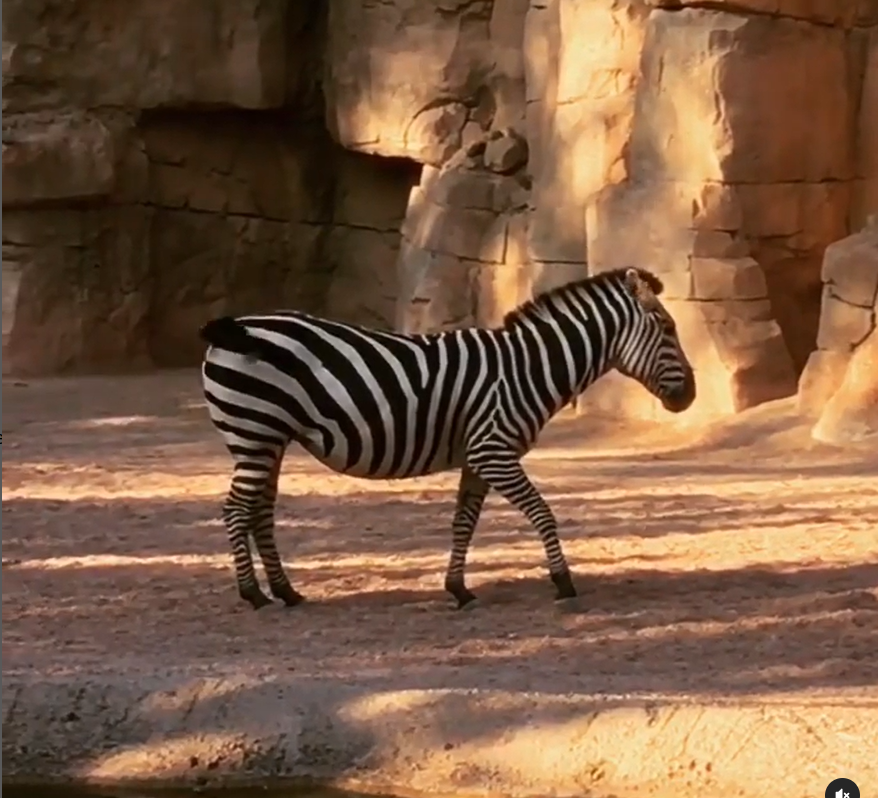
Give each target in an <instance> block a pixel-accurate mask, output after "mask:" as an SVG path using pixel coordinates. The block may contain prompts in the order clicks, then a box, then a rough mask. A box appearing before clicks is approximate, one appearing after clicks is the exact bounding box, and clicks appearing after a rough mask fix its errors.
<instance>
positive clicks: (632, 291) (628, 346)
mask: <svg viewBox="0 0 878 798" xmlns="http://www.w3.org/2000/svg"><path fill="white" fill-rule="evenodd" d="M622 282H623V286H624V290H625V292H626V294H627V298H628V300H629V302H627V303H626V304H627V305H628V306H629V308H630V317H629V322H628V324H627V325H625V326H623V328H622V330H621V333H622V334H621V336H620V338H619V341H618V347H617V349H616V354H615V358H614V360H613V364H612V365H613V366H614V367H615V368H616V370H617V371H619V372H621V373H622V374H624V375H626V376H627V377H632V378H633V379H635V380H637V381H638V382H639V383H640V384H641V385H643V387H644V388H646V389H647V390H648V391H649V392H650V393H651V394H652V395H653V396H655V397H656V398H657V399H659V401H661V403H662V405H663V406H664V408H665V410H668V411H670V412H671V413H681V412H682V411H684V410H686V409H687V408H689V407H690V406H691V404H692V403H693V402H694V401H695V374H694V372H693V370H692V366H691V364H690V363H689V359H688V358H687V357H686V353H685V352H684V351H683V347H682V345H681V344H680V339H679V338H678V337H677V326H676V324H675V323H674V319H673V318H672V317H671V314H670V313H668V311H667V310H666V309H665V307H664V305H662V303H661V302H660V301H659V298H658V295H659V294H660V293H661V292H662V283H661V280H659V279H658V278H657V277H656V276H655V275H654V274H651V273H650V272H648V271H646V270H644V269H633V268H632V269H626V270H625V271H624V273H623V276H622Z"/></svg>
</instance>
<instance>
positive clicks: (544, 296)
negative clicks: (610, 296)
mask: <svg viewBox="0 0 878 798" xmlns="http://www.w3.org/2000/svg"><path fill="white" fill-rule="evenodd" d="M627 271H628V269H627V268H621V269H610V270H608V271H605V272H599V273H598V274H593V275H590V276H589V277H585V278H583V279H581V280H572V281H571V282H569V283H565V284H564V285H559V286H556V287H555V288H550V289H549V290H547V291H543V292H542V293H541V294H537V295H536V296H535V297H533V298H532V299H529V300H527V302H523V303H522V304H521V305H519V306H518V307H517V308H514V309H513V310H510V311H509V312H508V313H507V314H506V315H505V316H504V317H503V323H502V325H501V328H503V329H506V328H508V327H510V326H512V325H513V324H515V322H517V321H519V320H520V319H524V318H528V317H529V316H532V315H533V314H534V312H538V311H540V310H542V309H543V308H544V307H545V306H546V303H547V301H549V300H551V299H554V298H555V297H559V296H564V295H565V294H569V293H571V292H574V291H578V290H580V289H583V288H588V287H589V286H593V285H604V284H606V283H619V282H622V281H624V280H625V273H626V272H627ZM637 274H638V275H640V279H641V280H643V282H644V283H646V285H647V286H649V288H650V290H651V291H652V292H653V293H654V294H655V295H656V296H659V294H661V292H662V291H664V284H663V283H662V281H661V280H660V279H659V278H658V277H656V276H655V275H654V274H653V273H652V272H651V271H649V270H647V269H641V268H638V269H637Z"/></svg>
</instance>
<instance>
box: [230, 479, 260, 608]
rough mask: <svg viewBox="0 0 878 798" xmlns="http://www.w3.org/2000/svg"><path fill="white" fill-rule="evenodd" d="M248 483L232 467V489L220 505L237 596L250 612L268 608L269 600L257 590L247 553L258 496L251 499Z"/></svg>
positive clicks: (253, 570) (254, 573)
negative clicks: (249, 607) (236, 585)
mask: <svg viewBox="0 0 878 798" xmlns="http://www.w3.org/2000/svg"><path fill="white" fill-rule="evenodd" d="M249 479H250V477H249V475H248V476H244V475H243V471H239V468H238V466H237V464H236V466H235V475H234V476H233V477H232V486H231V488H230V489H229V495H228V496H227V497H226V500H225V502H224V503H223V521H224V522H225V525H226V531H227V533H228V535H229V544H230V545H231V547H232V558H233V559H234V563H235V580H236V581H237V583H238V595H239V596H240V597H241V598H242V599H244V601H247V602H249V603H250V604H251V605H252V607H253V609H254V610H258V609H259V608H260V607H264V606H265V605H266V604H271V599H270V598H268V596H266V595H265V593H263V592H262V589H261V588H260V587H259V582H258V581H257V580H256V570H255V569H254V567H253V555H252V554H251V552H250V529H251V526H252V524H253V520H254V509H255V506H256V501H257V500H258V496H253V495H252V492H253V488H252V486H251V485H250V484H248V481H249Z"/></svg>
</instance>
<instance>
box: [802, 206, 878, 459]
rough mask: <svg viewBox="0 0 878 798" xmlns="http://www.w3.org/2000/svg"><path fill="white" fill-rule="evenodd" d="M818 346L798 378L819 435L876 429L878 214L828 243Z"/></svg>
mask: <svg viewBox="0 0 878 798" xmlns="http://www.w3.org/2000/svg"><path fill="white" fill-rule="evenodd" d="M823 282H824V287H823V302H822V311H821V316H820V331H819V334H818V349H817V350H816V351H815V352H813V353H812V355H811V357H810V358H809V360H808V365H807V366H806V368H805V370H804V372H803V374H802V377H801V380H800V381H799V394H798V403H799V409H800V410H801V411H802V412H803V413H804V414H806V415H809V416H812V417H814V418H816V419H817V423H816V424H815V426H814V429H813V435H814V437H815V438H817V439H818V440H821V441H826V442H834V443H845V442H850V441H855V440H859V439H862V438H864V437H868V436H869V435H872V434H875V433H878V327H876V317H878V218H876V217H871V218H870V220H869V224H868V225H867V226H866V227H865V228H864V229H863V230H862V231H860V232H859V233H856V234H855V235H852V236H848V237H847V238H844V239H842V240H840V241H837V242H835V243H833V244H832V245H831V246H829V247H827V249H826V255H825V257H824V261H823Z"/></svg>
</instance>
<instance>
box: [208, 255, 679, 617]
mask: <svg viewBox="0 0 878 798" xmlns="http://www.w3.org/2000/svg"><path fill="white" fill-rule="evenodd" d="M661 290H662V284H661V282H660V281H659V280H658V278H656V277H655V276H654V275H652V274H651V273H650V272H648V271H645V270H642V269H627V270H621V269H620V270H616V271H612V272H605V273H602V274H599V275H596V276H594V277H590V278H588V279H585V280H581V281H578V282H574V283H569V284H568V285H566V286H563V287H561V288H557V289H554V290H552V291H549V292H547V293H545V294H542V295H541V296H539V297H537V298H535V299H534V300H531V301H530V302H528V303H526V304H524V305H522V306H521V307H520V308H518V309H516V310H515V311H513V312H511V313H509V314H508V315H507V317H506V319H505V320H504V323H503V325H502V326H501V327H500V328H498V329H490V330H488V329H477V328H470V329H464V330H454V331H448V332H442V333H436V334H432V335H405V334H400V333H389V332H379V331H375V330H368V329H365V328H362V327H357V326H354V325H349V324H342V323H339V322H334V321H329V320H326V319H322V318H317V317H314V316H310V315H307V314H305V313H299V312H292V311H284V312H277V313H272V314H267V315H258V316H256V315H254V316H243V317H240V318H238V319H233V318H231V317H224V318H221V319H215V320H214V321H211V322H208V323H207V324H206V325H205V326H204V327H203V328H202V336H203V337H204V339H205V340H206V341H207V342H208V343H209V344H210V347H209V348H208V350H207V353H206V355H205V358H204V364H203V377H204V392H205V396H206V398H207V405H208V409H209V412H210V417H211V419H212V420H213V423H214V425H215V426H216V427H217V429H218V430H219V431H220V433H221V434H222V436H223V438H224V440H225V442H226V445H227V446H228V449H229V451H230V452H231V454H232V456H233V458H234V461H235V467H234V475H233V477H232V484H231V489H230V491H229V494H228V498H227V499H226V501H225V504H224V506H223V518H224V520H225V524H226V527H227V529H228V533H229V538H230V541H231V546H232V552H233V555H234V561H235V570H236V577H237V583H238V591H239V593H240V595H241V597H242V598H244V599H246V600H247V601H249V602H250V603H251V604H252V605H253V606H254V607H255V608H259V607H261V606H263V605H265V604H268V603H270V600H269V599H268V598H267V597H266V596H265V594H264V593H263V592H262V590H261V589H260V587H259V584H258V582H257V580H256V574H255V571H254V567H253V560H252V557H251V552H250V545H249V538H250V537H252V539H253V542H254V543H255V545H256V549H257V551H258V553H259V556H260V558H261V560H262V562H263V565H264V567H265V571H266V575H267V578H268V583H269V588H270V590H271V593H272V595H273V596H275V597H276V598H279V599H281V600H282V601H284V602H285V603H286V604H288V605H290V606H292V605H295V604H297V603H299V602H300V601H301V600H302V596H301V595H300V594H299V593H298V592H297V591H295V590H294V589H293V587H292V586H291V585H290V582H289V580H288V579H287V576H286V574H285V572H284V569H283V566H282V565H281V561H280V557H279V555H278V551H277V546H276V544H275V539H274V506H275V501H276V498H277V484H278V476H279V473H280V467H281V461H282V459H283V456H284V452H285V451H286V448H287V446H288V445H289V444H290V442H292V441H295V442H297V443H299V444H301V445H302V446H303V447H304V448H305V449H306V450H307V451H308V452H310V453H311V454H312V455H313V456H314V457H315V458H317V460H319V461H320V462H321V463H323V464H325V465H326V466H328V467H329V468H331V469H333V470H334V471H336V472H338V473H343V474H349V475H352V476H357V477H364V478H370V479H404V478H408V477H415V476H421V475H424V474H430V473H435V472H438V471H445V470H448V469H457V468H459V469H460V470H461V477H460V484H459V489H458V495H457V504H456V509H455V513H454V519H453V522H452V530H453V543H452V550H451V557H450V560H449V564H448V570H447V573H446V578H445V587H446V589H447V590H448V591H449V592H450V593H451V594H452V595H453V596H454V598H455V599H456V600H457V602H458V605H459V606H461V607H463V606H465V605H467V604H469V603H470V602H471V601H473V600H474V598H475V596H474V595H473V593H472V592H470V591H469V590H468V589H467V587H466V584H465V581H464V566H465V561H466V556H467V551H468V548H469V543H470V540H471V538H472V535H473V531H474V529H475V526H476V523H477V522H478V519H479V514H480V512H481V509H482V504H483V503H484V500H485V497H486V495H487V494H488V492H489V490H490V489H492V488H493V489H494V490H496V491H497V492H498V493H499V494H500V495H502V496H503V497H505V498H506V499H507V500H508V501H509V502H511V503H512V504H513V505H514V506H515V507H517V508H518V509H519V510H520V511H521V512H522V513H524V515H525V516H526V517H527V518H528V520H529V521H530V522H531V523H532V524H533V526H534V527H535V528H536V530H537V532H538V533H539V535H540V538H541V540H542V542H543V545H544V547H545V551H546V557H547V559H548V565H549V573H550V576H551V579H552V581H553V582H554V584H555V586H556V588H557V598H559V599H563V598H571V597H573V596H575V595H576V590H575V588H574V586H573V582H572V579H571V577H570V571H569V569H568V566H567V561H566V560H565V558H564V554H563V552H562V550H561V544H560V542H559V540H558V535H557V527H556V523H555V518H554V516H553V514H552V511H551V510H550V509H549V506H548V505H547V504H546V502H545V501H544V499H543V498H542V497H541V496H540V494H539V492H538V491H537V489H536V488H535V487H534V486H533V484H532V483H531V481H530V480H529V479H528V477H527V475H526V474H525V472H524V469H523V468H522V466H521V463H520V460H521V457H522V456H523V455H524V454H525V453H526V452H527V451H528V450H529V449H530V448H531V447H532V446H533V445H534V443H535V442H536V440H537V437H538V435H539V433H540V431H541V430H542V429H543V427H544V426H545V425H546V423H547V422H548V420H549V419H550V418H551V417H552V416H553V415H554V414H555V413H557V412H558V411H559V410H560V409H561V408H562V407H564V405H566V404H567V403H568V402H570V401H571V400H572V399H574V398H575V397H576V396H578V395H579V394H580V393H581V392H582V391H583V390H584V389H585V388H586V387H587V386H588V385H590V384H591V383H592V382H594V381H595V380H596V379H598V378H599V377H600V376H601V375H603V374H604V373H606V372H607V371H608V370H609V369H611V368H616V369H618V370H619V371H621V372H622V373H624V374H627V375H629V376H631V377H633V378H634V379H636V380H638V381H639V382H640V383H642V384H643V385H644V386H645V387H646V388H647V389H648V390H649V391H650V392H652V393H653V394H654V395H655V396H657V397H658V398H659V399H660V400H661V401H662V403H663V404H664V406H665V407H666V408H667V409H668V410H671V411H673V412H680V411H682V410H685V409H686V408H687V407H689V406H690V405H691V404H692V402H693V401H694V398H695V380H694V375H693V372H692V368H691V366H690V365H689V362H688V360H687V359H686V356H685V354H684V353H683V350H682V347H681V346H680V342H679V340H678V338H677V334H676V330H675V328H674V323H673V320H672V319H671V317H670V315H669V314H668V313H667V311H666V310H665V309H664V307H663V306H662V304H661V303H660V302H659V300H658V298H657V297H658V294H660V293H661Z"/></svg>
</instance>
